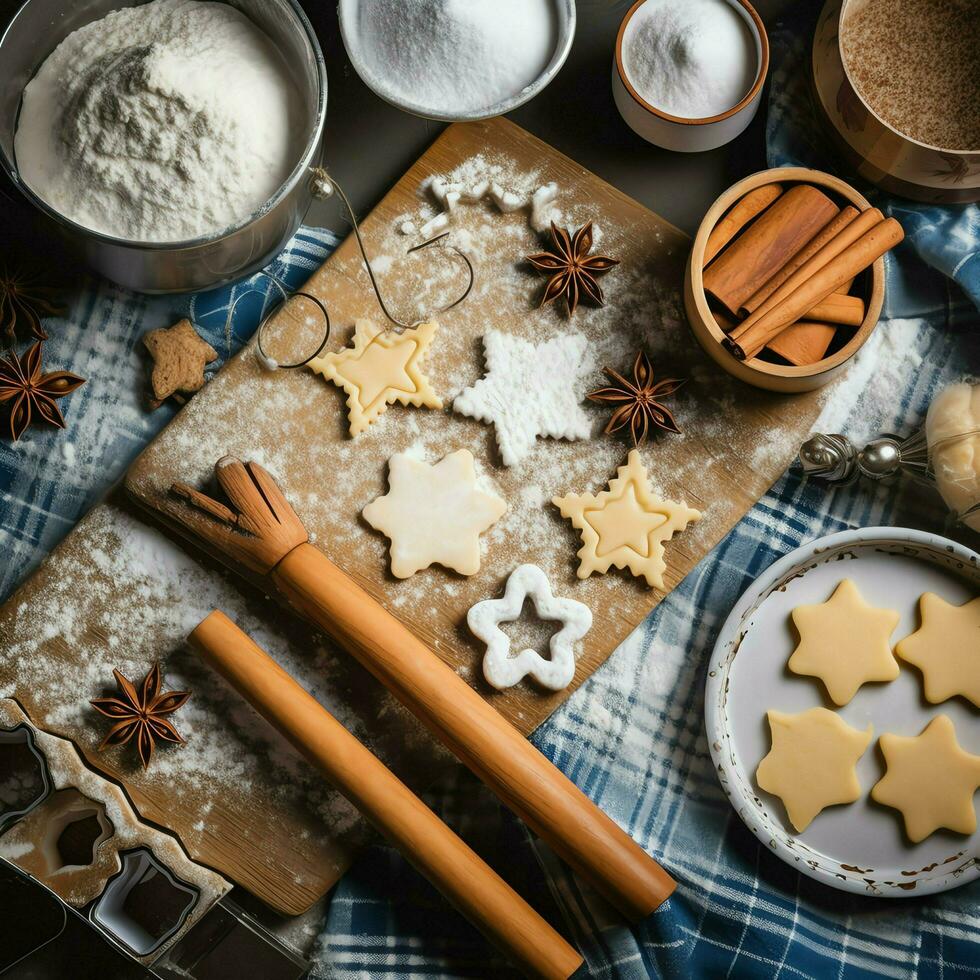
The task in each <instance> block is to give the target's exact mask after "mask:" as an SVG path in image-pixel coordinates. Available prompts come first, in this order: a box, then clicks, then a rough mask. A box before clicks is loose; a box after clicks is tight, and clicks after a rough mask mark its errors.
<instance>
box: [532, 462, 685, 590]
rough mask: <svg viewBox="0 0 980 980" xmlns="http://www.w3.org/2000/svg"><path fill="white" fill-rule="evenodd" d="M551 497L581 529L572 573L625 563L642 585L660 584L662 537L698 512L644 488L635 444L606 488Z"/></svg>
mask: <svg viewBox="0 0 980 980" xmlns="http://www.w3.org/2000/svg"><path fill="white" fill-rule="evenodd" d="M551 502H552V503H553V504H554V505H555V506H556V507H557V508H558V509H559V510H560V511H561V516H562V517H566V518H568V519H569V520H570V521H571V522H572V524H573V525H574V526H575V527H577V528H578V529H579V530H580V531H581V532H582V547H581V548H580V549H579V551H578V557H579V558H580V559H581V561H580V562H579V566H578V573H577V574H578V577H579V578H588V577H589V576H590V575H591V574H592V573H593V572H600V573H602V572H607V571H609V568H610V566H613V565H615V566H616V568H628V569H629V570H630V571H631V572H632V573H633V574H634V575H637V576H643V578H645V579H646V581H647V585H650V586H653V587H655V588H658V589H663V588H664V572H665V571H666V569H667V564H666V562H665V561H664V542H665V541H669V540H670V539H671V538H672V537H673V536H674V532H675V531H683V530H684V529H685V528H686V527H687V525H688V524H691V523H693V522H694V521H697V520H700V519H701V512H700V511H697V510H694V509H693V508H692V507H688V506H687V504H683V503H681V504H677V503H674V501H672V500H662V499H661V498H660V497H658V496H657V495H656V494H655V493H654V492H653V490H652V489H651V488H650V480H649V478H648V477H647V471H646V468H645V467H644V466H643V461H642V459H641V458H640V453H639V450H637V449H634V450H632V451H631V452H630V454H629V456H628V457H627V458H626V465H625V466H620V467H619V469H618V470H617V475H616V478H615V479H613V480H610V481H609V489H608V490H603V491H602V492H601V493H599V494H598V495H596V496H593V495H592V494H591V493H583V494H570V495H569V496H567V497H552V498H551Z"/></svg>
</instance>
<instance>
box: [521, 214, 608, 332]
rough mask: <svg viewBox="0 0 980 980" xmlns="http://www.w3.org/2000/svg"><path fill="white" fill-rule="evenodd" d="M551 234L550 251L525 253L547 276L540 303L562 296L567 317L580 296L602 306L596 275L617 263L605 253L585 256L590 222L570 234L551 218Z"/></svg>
mask: <svg viewBox="0 0 980 980" xmlns="http://www.w3.org/2000/svg"><path fill="white" fill-rule="evenodd" d="M551 237H552V238H553V239H554V242H555V248H554V251H551V252H538V253H536V254H535V255H529V256H527V261H528V262H530V263H531V265H533V266H534V268H535V269H537V270H538V272H543V273H545V274H546V275H549V276H551V278H550V279H549V280H548V285H547V286H545V288H544V296H543V297H542V298H541V305H542V306H544V305H545V304H546V303H551V302H553V301H554V300H556V299H558V297H559V296H564V297H565V305H566V307H567V309H568V315H569V316H571V315H572V314H573V313H574V312H575V308H576V307H577V306H578V303H579V299H581V298H583V297H584V298H586V299H588V300H589V302H590V303H594V304H595V305H596V306H602V303H603V299H602V289H601V288H600V286H599V283H598V281H597V279H596V277H597V276H600V275H602V274H603V273H604V272H608V271H609V270H610V269H611V268H612V267H613V266H614V265H619V260H618V259H611V258H609V256H608V255H589V252H590V251H591V250H592V222H591V221H590V222H589V223H588V224H587V225H584V226H583V227H581V228H579V230H578V231H577V232H575V235H574V237H572V236H570V235H569V234H568V232H567V231H566V230H565V229H564V228H559V227H558V226H557V225H556V224H555V223H554V222H553V221H552V222H551Z"/></svg>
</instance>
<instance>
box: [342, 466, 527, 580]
mask: <svg viewBox="0 0 980 980" xmlns="http://www.w3.org/2000/svg"><path fill="white" fill-rule="evenodd" d="M506 509H507V505H506V504H505V503H504V502H503V500H501V499H500V497H495V496H493V495H491V494H489V493H484V492H483V491H482V490H478V489H477V487H476V469H475V468H474V466H473V455H472V453H470V451H469V450H468V449H460V450H458V451H457V452H455V453H450V454H449V455H448V456H445V457H443V459H441V460H440V461H439V462H438V463H436V464H435V465H434V466H433V465H430V464H429V463H426V462H424V461H423V460H420V459H416V458H415V457H413V456H409V455H408V454H407V453H396V454H395V455H394V456H392V457H391V459H390V460H388V492H387V493H386V494H384V496H382V497H377V498H376V499H375V500H373V501H371V503H369V504H368V505H367V507H365V508H364V510H363V511H362V512H361V513H362V514H363V516H364V519H365V520H366V521H367V522H368V524H370V525H371V527H373V528H375V529H376V530H378V531H381V532H382V534H385V535H386V536H387V537H388V538H389V539H390V540H391V574H392V575H394V576H395V578H408V577H409V575H414V574H415V573H416V572H417V571H419V570H420V569H423V568H428V567H429V566H430V565H433V564H439V565H442V566H444V567H445V568H451V569H453V571H456V572H459V574H460V575H473V574H474V573H475V572H478V571H479V570H480V535H481V534H482V533H483V532H484V531H486V530H487V528H488V527H490V525H491V524H493V523H495V522H496V521H497V520H499V518H500V517H501V516H502V515H503V513H504V511H505V510H506Z"/></svg>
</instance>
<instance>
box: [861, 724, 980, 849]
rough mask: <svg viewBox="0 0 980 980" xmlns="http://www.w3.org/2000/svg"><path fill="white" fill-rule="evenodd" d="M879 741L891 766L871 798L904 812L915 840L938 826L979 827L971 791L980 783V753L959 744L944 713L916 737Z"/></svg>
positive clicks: (970, 830)
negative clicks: (968, 750)
mask: <svg viewBox="0 0 980 980" xmlns="http://www.w3.org/2000/svg"><path fill="white" fill-rule="evenodd" d="M878 744H879V745H880V746H881V754H882V755H883V756H884V757H885V764H886V765H887V767H888V768H887V770H886V771H885V775H884V776H883V777H882V778H881V779H880V780H879V781H878V782H877V783H875V785H874V786H873V787H872V788H871V798H872V799H873V800H876V801H877V802H878V803H883V804H884V805H885V806H890V807H894V808H895V809H896V810H900V811H901V813H902V816H903V817H904V818H905V832H906V834H908V837H909V840H910V841H912V843H913V844H918V842H919V841H920V840H925V839H926V838H927V837H928V836H929V835H930V834H931V833H933V832H934V831H937V830H939V828H940V827H945V828H946V829H947V830H952V831H953V832H954V833H957V834H972V833H973V832H974V831H975V830H976V829H977V814H976V811H975V810H974V808H973V794H974V793H975V792H976V791H977V787H980V755H971V754H970V753H969V752H965V751H964V750H963V749H962V748H960V746H959V744H958V743H957V741H956V729H955V728H954V727H953V723H952V722H951V721H950V720H949V718H947V717H946V715H937V716H936V717H935V718H933V719H932V721H930V722H929V724H928V725H927V726H926V727H925V728H924V729H923V731H922V733H921V734H920V735H916V736H915V737H913V738H904V737H903V736H901V735H892V734H891V733H886V734H885V735H882V736H881V738H880V739H879V740H878Z"/></svg>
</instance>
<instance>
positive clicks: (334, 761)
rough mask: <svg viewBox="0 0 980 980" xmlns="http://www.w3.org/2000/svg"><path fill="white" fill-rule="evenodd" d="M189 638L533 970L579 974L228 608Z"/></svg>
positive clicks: (501, 885) (559, 945) (571, 956)
mask: <svg viewBox="0 0 980 980" xmlns="http://www.w3.org/2000/svg"><path fill="white" fill-rule="evenodd" d="M189 640H190V644H191V646H192V647H193V648H194V649H195V650H196V651H197V652H198V653H200V654H201V656H202V657H203V658H204V660H205V661H206V662H207V663H208V664H210V665H211V666H212V667H214V669H215V670H217V671H218V673H219V674H221V675H222V676H223V677H224V678H225V680H227V681H228V682H229V683H230V684H231V686H232V687H233V688H235V690H236V691H238V693H239V694H241V696H242V697H243V698H245V700H246V701H248V703H249V704H251V705H252V707H253V708H255V710H256V711H257V712H258V713H259V714H260V715H261V716H262V717H263V718H265V720H266V721H268V722H269V724H271V725H272V726H273V727H275V728H276V729H278V730H279V731H280V732H281V733H282V734H283V735H284V736H285V737H286V738H287V739H288V740H289V741H290V742H291V743H292V744H293V747H294V748H296V749H297V750H298V751H300V752H302V753H303V755H305V756H306V757H307V758H308V759H309V760H310V762H312V763H313V765H315V766H316V767H317V768H318V769H319V770H320V771H321V772H322V773H323V774H324V775H325V776H326V777H327V779H328V780H329V781H330V782H331V783H332V784H333V785H334V786H336V787H337V789H339V790H340V792H341V793H343V794H344V796H346V797H347V798H348V799H349V800H350V801H351V803H353V804H354V806H356V807H357V808H358V810H360V811H361V813H363V814H364V816H365V817H366V818H367V819H368V820H369V821H370V822H371V823H372V824H374V826H375V827H376V828H377V829H378V830H380V831H381V833H383V834H384V835H385V836H386V837H387V838H388V839H389V840H390V841H391V842H392V843H393V844H394V845H395V846H396V847H397V848H398V849H399V850H400V851H401V852H402V854H404V855H405V857H406V858H408V860H409V861H411V862H412V864H414V865H415V866H416V867H417V868H418V869H419V871H421V872H422V874H424V875H425V876H426V877H427V878H428V879H429V881H431V882H432V884H433V885H435V886H436V888H438V889H439V891H441V892H442V894H443V895H445V896H446V898H447V899H449V901H450V902H452V904H453V905H455V906H456V908H458V909H459V910H460V912H462V913H463V915H465V916H466V917H467V918H468V919H469V920H470V922H472V923H473V925H475V926H476V927H477V928H478V929H479V930H480V932H482V933H483V934H484V936H486V937H487V939H488V940H490V942H492V943H493V944H494V945H495V946H497V947H498V948H499V949H500V950H501V951H502V952H504V953H505V954H506V955H507V956H508V957H509V958H510V959H511V960H512V961H513V962H514V963H515V964H516V965H517V966H518V967H520V969H521V970H522V971H523V972H524V973H525V974H527V976H530V977H539V978H542V980H568V978H569V977H571V976H573V975H577V973H578V971H579V969H580V967H582V957H581V956H580V955H579V954H578V953H577V952H576V951H575V950H574V949H573V948H572V947H571V946H570V945H569V944H568V943H567V942H565V940H564V939H562V937H561V936H560V935H559V934H558V933H557V932H555V930H554V929H552V928H551V926H550V925H548V923H547V922H546V921H545V920H544V919H542V918H541V916H540V915H538V913H537V912H535V911H534V909H532V908H531V906H530V905H528V904H527V902H525V901H524V899H522V898H521V896H520V895H518V894H517V892H515V891H514V890H513V889H512V888H511V887H510V886H509V885H508V884H507V882H505V881H504V880H503V879H502V878H501V877H500V876H499V875H497V874H496V872H494V870H493V869H492V868H490V867H489V866H488V865H487V864H486V863H485V862H484V861H483V860H482V859H481V858H480V857H479V856H478V855H476V854H475V853H474V852H473V851H472V850H470V848H469V847H468V846H467V845H466V844H465V843H463V841H461V840H460V839H459V837H457V836H456V834H454V833H453V832H452V830H450V829H449V827H447V826H446V825H445V824H444V823H443V822H442V821H441V820H440V819H439V818H438V817H437V816H436V815H435V814H434V813H433V812H432V811H431V810H430V809H429V808H428V807H427V806H426V805H425V804H424V803H423V802H422V801H421V800H420V799H419V798H418V797H417V796H416V795H415V794H414V793H413V792H412V791H411V790H410V789H409V788H408V787H407V786H406V785H405V784H404V783H403V782H402V781H401V780H400V779H399V778H398V777H397V776H396V775H395V774H394V773H393V772H391V770H390V769H388V768H387V767H386V766H385V765H384V763H383V762H381V760H380V759H378V758H377V756H375V755H374V754H373V753H372V752H371V751H370V750H369V749H367V748H366V747H365V746H364V745H362V744H361V742H359V741H358V740H357V739H356V738H355V737H354V736H353V735H352V734H351V733H350V732H349V731H347V729H346V728H344V726H343V725H341V723H340V722H339V721H337V719H336V718H334V717H333V715H331V714H330V712H329V711H327V709H326V708H324V707H323V706H322V705H321V704H320V703H319V702H318V701H317V700H316V699H315V698H314V697H313V696H312V695H310V694H308V693H307V692H306V691H305V690H304V689H303V688H302V687H301V686H300V685H299V684H297V683H296V681H295V680H293V678H292V677H290V676H289V674H287V673H286V671H284V670H283V669H282V667H280V666H279V665H278V664H277V663H276V662H275V661H274V660H273V659H272V658H271V657H270V656H269V655H268V654H267V653H266V652H265V651H264V650H262V649H261V647H259V646H258V645H257V644H255V643H254V642H253V641H252V640H251V639H250V638H249V637H248V636H247V635H246V634H245V633H243V632H242V631H241V630H240V629H239V628H238V627H237V626H236V625H235V624H234V623H233V622H232V621H231V620H230V619H229V618H228V617H227V616H225V614H224V613H222V612H220V611H218V610H215V611H214V612H212V613H211V615H209V616H208V617H207V618H206V619H204V620H202V621H201V623H200V624H199V625H198V626H197V628H196V629H195V630H194V632H193V633H191V635H190V637H189ZM583 975H584V971H583Z"/></svg>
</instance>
